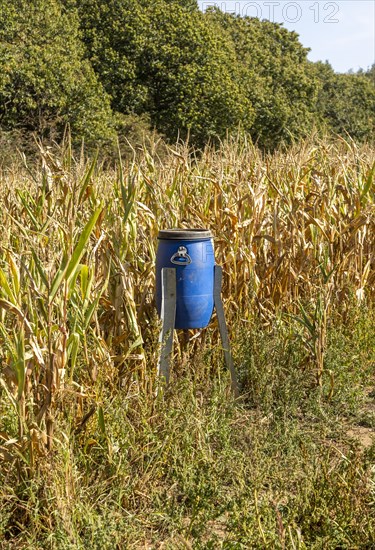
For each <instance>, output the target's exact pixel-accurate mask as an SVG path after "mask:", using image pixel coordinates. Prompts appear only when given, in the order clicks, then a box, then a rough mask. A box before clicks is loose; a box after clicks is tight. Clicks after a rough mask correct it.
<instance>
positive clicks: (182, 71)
mask: <svg viewBox="0 0 375 550" xmlns="http://www.w3.org/2000/svg"><path fill="white" fill-rule="evenodd" d="M307 52H308V50H307V49H306V48H304V47H303V46H302V45H301V43H300V42H299V37H298V35H297V34H296V33H295V32H289V31H288V30H286V29H285V28H284V27H283V26H282V25H280V24H275V23H271V22H269V21H265V20H264V21H260V20H259V19H256V18H249V17H244V18H242V17H239V16H234V15H230V14H224V13H222V12H221V11H220V10H219V9H216V8H215V9H210V10H208V11H207V12H206V13H202V12H201V11H200V10H199V8H198V3H197V1H196V0H155V1H151V0H139V1H137V0H51V1H50V2H48V1H47V0H36V1H35V2H28V1H27V0H14V2H11V3H10V2H7V1H6V0H0V131H2V134H3V135H2V137H1V141H3V142H5V143H6V142H7V141H8V140H9V136H11V135H12V136H17V135H20V134H21V135H22V134H26V135H30V133H31V132H35V133H37V134H38V135H39V136H41V137H43V138H45V137H47V138H49V139H59V138H60V137H61V136H62V134H63V131H64V128H65V127H66V125H67V124H69V125H70V126H71V129H72V134H73V136H74V138H75V139H76V140H77V141H78V140H80V139H82V138H85V140H86V141H89V142H92V143H94V142H96V141H97V140H111V139H112V138H113V134H114V129H116V130H117V132H118V133H119V136H120V142H123V141H125V140H126V138H127V137H128V136H127V134H128V135H131V134H132V133H133V129H135V133H136V134H137V135H139V134H140V133H144V132H143V130H144V129H146V134H148V133H151V131H152V129H156V130H157V131H158V132H160V133H161V134H163V135H164V136H165V137H166V138H168V139H169V140H176V138H177V137H180V138H182V139H185V138H186V137H187V136H189V138H190V141H191V143H193V144H194V145H197V146H199V147H203V146H204V145H205V144H206V143H207V142H208V141H212V142H217V141H218V140H219V139H223V138H224V137H225V136H226V134H227V133H228V132H229V133H234V132H235V131H237V130H238V127H241V129H242V130H243V131H244V132H245V133H247V134H249V135H250V136H251V138H252V139H253V141H255V142H257V143H258V144H259V146H261V147H262V148H263V149H273V148H275V147H276V146H277V145H278V144H280V143H286V144H288V143H290V142H291V141H293V140H296V139H299V138H301V137H303V136H306V135H308V134H309V133H310V132H311V130H312V129H313V128H314V127H317V128H319V129H324V130H328V131H332V130H333V131H334V132H336V133H339V134H341V135H347V134H349V135H350V136H351V137H353V138H354V139H359V140H366V139H370V140H371V139H373V137H374V133H375V131H374V128H375V114H374V113H375V88H374V67H372V68H371V69H369V70H368V71H367V72H365V71H360V72H358V73H355V74H354V73H352V74H335V73H334V72H333V70H332V68H331V67H330V66H329V65H328V64H323V63H310V62H308V61H307ZM145 126H147V128H145ZM129 127H130V132H129V133H128V128H129ZM4 133H6V134H4ZM4 135H5V137H4ZM137 140H138V137H137Z"/></svg>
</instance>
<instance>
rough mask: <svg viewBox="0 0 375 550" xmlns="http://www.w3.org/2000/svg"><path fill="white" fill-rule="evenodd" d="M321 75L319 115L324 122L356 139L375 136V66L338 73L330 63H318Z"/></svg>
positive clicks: (338, 131) (331, 128) (340, 132)
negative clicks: (352, 71)
mask: <svg viewBox="0 0 375 550" xmlns="http://www.w3.org/2000/svg"><path fill="white" fill-rule="evenodd" d="M313 71H314V72H315V73H316V75H317V77H318V79H319V95H318V100H317V116H318V118H319V120H320V123H321V124H324V125H326V127H328V128H329V129H330V130H333V131H334V132H336V133H337V134H341V135H345V134H349V135H350V136H351V137H352V138H353V139H357V140H365V139H370V140H371V139H374V138H375V82H374V78H373V75H374V69H373V68H372V69H371V70H370V71H369V72H368V73H364V72H359V73H348V74H336V73H335V72H334V71H333V69H332V67H331V66H330V65H329V64H328V63H315V64H314V65H313Z"/></svg>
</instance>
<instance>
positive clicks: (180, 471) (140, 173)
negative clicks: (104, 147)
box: [0, 138, 375, 548]
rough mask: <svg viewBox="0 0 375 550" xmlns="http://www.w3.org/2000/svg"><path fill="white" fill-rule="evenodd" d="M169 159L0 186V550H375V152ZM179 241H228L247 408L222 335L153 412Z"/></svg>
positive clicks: (212, 338)
mask: <svg viewBox="0 0 375 550" xmlns="http://www.w3.org/2000/svg"><path fill="white" fill-rule="evenodd" d="M158 151H160V147H158V146H157V144H151V145H149V146H148V147H145V148H144V149H143V150H142V151H135V152H134V158H133V159H132V160H127V161H124V162H120V161H117V162H116V166H115V167H113V166H107V165H106V164H105V163H104V162H102V163H101V162H99V161H98V160H97V159H94V160H86V159H85V158H84V155H83V154H81V156H80V155H78V156H76V157H74V155H73V154H72V152H71V149H70V146H69V143H66V144H65V145H63V146H62V148H61V149H59V150H57V151H53V150H52V149H45V148H43V147H40V155H39V158H38V160H35V159H28V160H27V161H26V159H24V162H23V163H19V162H18V163H16V162H15V163H14V164H13V165H11V166H9V164H8V166H5V165H4V166H3V169H2V172H1V174H0V178H1V179H0V182H1V196H0V204H1V208H0V220H1V225H2V234H1V237H0V344H1V351H0V369H1V371H0V413H1V420H0V457H1V474H0V480H1V481H2V485H3V490H2V494H1V510H2V520H1V521H0V540H1V537H3V545H4V548H13V547H14V548H21V547H22V548H29V547H30V548H38V547H40V548H81V547H82V548H87V547H88V546H89V545H91V546H92V547H95V548H115V547H118V548H125V547H129V548H130V547H134V548H147V547H148V548H151V547H155V548H158V547H162V545H164V546H163V547H165V548H180V547H181V548H184V547H187V548H188V547H191V545H193V546H194V547H196V548H220V547H224V548H267V547H269V548H372V547H373V546H371V544H375V540H374V538H373V532H375V531H374V530H373V527H374V516H373V515H372V512H371V510H372V508H371V506H372V504H373V498H374V496H373V493H371V491H372V490H373V485H372V483H373V481H371V475H372V474H371V460H372V459H373V449H374V447H373V446H372V447H371V443H370V444H369V445H367V447H368V449H367V450H363V449H361V448H358V446H357V445H356V444H355V443H354V442H353V441H352V439H351V437H350V436H348V438H347V439H345V438H344V439H343V434H345V433H347V432H348V430H349V427H348V426H346V423H347V421H348V418H350V415H352V424H351V425H350V429H352V430H353V429H355V426H354V425H355V424H356V422H357V421H358V418H359V417H360V418H361V419H362V426H363V419H364V415H365V417H366V418H365V420H366V419H367V429H368V430H369V432H371V430H372V429H373V427H374V424H373V422H374V415H373V409H372V408H371V407H373V404H372V401H371V400H372V399H373V394H372V393H371V392H372V391H373V389H372V388H373V387H372V384H373V382H374V378H373V377H374V354H373V350H372V346H373V345H374V340H375V336H374V324H373V320H374V314H373V297H374V295H375V272H374V263H375V257H374V250H375V247H374V245H375V211H374V196H375V195H374V193H375V187H374V185H375V184H374V173H375V154H374V151H373V150H372V149H371V148H369V147H366V146H362V147H358V146H357V145H356V144H355V143H354V142H352V141H345V140H343V139H338V140H336V141H329V140H325V141H318V140H315V139H313V138H312V139H311V140H308V141H305V142H303V143H300V144H298V145H295V146H294V147H292V148H291V149H289V150H288V151H279V152H276V153H274V154H272V155H271V154H270V155H268V156H264V155H262V154H261V153H260V152H259V151H258V150H257V149H256V148H255V147H254V146H253V145H252V144H251V143H248V142H246V139H244V138H238V139H237V140H231V141H228V142H226V143H224V144H222V146H221V147H220V148H219V149H218V150H215V151H214V150H212V149H210V148H207V149H206V150H205V151H204V152H203V154H200V155H195V154H194V153H193V152H192V151H190V150H189V148H188V147H187V146H186V145H181V146H176V147H175V148H173V149H169V150H168V152H167V153H166V152H165V151H164V150H163V151H164V152H163V155H162V157H161V158H159V156H158ZM168 227H207V228H210V229H211V230H212V231H213V233H214V235H215V250H216V257H217V262H218V263H220V264H221V265H223V268H224V274H225V284H224V298H225V304H226V311H227V318H228V322H229V325H230V326H231V331H232V342H233V348H234V355H235V362H236V365H237V368H238V370H239V375H240V378H241V384H242V390H243V395H242V399H241V400H240V402H239V403H237V404H236V403H234V402H233V400H232V398H231V397H230V393H228V389H227V388H228V385H229V382H228V378H227V374H226V373H225V371H222V365H221V363H222V357H221V354H220V350H219V349H217V343H218V340H217V332H216V329H215V322H213V327H212V328H213V330H211V328H210V329H208V330H205V331H203V332H202V333H201V334H193V333H191V335H190V336H191V339H190V342H189V343H188V344H186V342H185V343H183V342H181V346H177V347H176V349H177V351H176V357H175V362H174V373H175V376H174V382H173V388H172V390H171V392H170V394H167V395H165V396H164V398H158V399H155V398H154V390H155V372H156V357H157V351H158V350H157V335H158V326H157V319H156V315H155V311H154V302H153V289H154V261H155V253H156V246H157V239H156V238H157V234H158V231H159V230H160V229H163V228H168ZM366 392H367V393H366ZM366 411H367V412H366ZM361 415H362V416H361ZM353 419H354V420H353ZM365 425H366V422H365ZM339 426H341V428H339ZM343 426H344V427H343ZM345 426H346V427H345ZM353 426H354V428H353ZM314 430H315V431H314ZM340 430H341V431H340ZM350 433H351V435H352V436H353V434H355V432H353V431H352V432H350ZM367 436H368V433H367ZM350 441H351V443H350ZM371 453H372V454H371ZM371 457H372V459H371ZM276 465H277V466H278V467H279V468H280V470H275V467H276ZM233 468H236V471H235V472H233ZM267 476H269V477H267ZM0 492H1V491H0ZM371 533H372V535H371ZM371 537H372V538H371ZM332 541H333V542H332ZM366 544H368V546H366ZM38 545H39V546H38ZM116 545H117V546H116Z"/></svg>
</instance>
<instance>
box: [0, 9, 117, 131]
mask: <svg viewBox="0 0 375 550" xmlns="http://www.w3.org/2000/svg"><path fill="white" fill-rule="evenodd" d="M78 29H79V25H78V18H77V15H76V13H75V12H74V11H67V10H65V9H63V8H62V7H61V5H60V3H59V2H58V1H57V0H53V1H48V2H47V1H46V0H36V1H35V2H31V3H30V2H28V1H27V0H15V1H14V2H11V3H10V2H7V1H5V0H0V124H1V128H2V129H3V130H13V129H18V130H21V131H26V132H31V131H34V132H36V133H38V135H40V136H45V137H49V138H59V137H61V135H62V132H63V130H64V127H65V126H66V124H68V123H69V124H70V125H71V128H72V131H73V133H74V136H75V137H76V138H82V137H84V138H86V139H87V140H89V141H90V140H91V141H92V140H97V139H100V138H108V137H109V136H110V135H111V127H110V120H111V113H110V105H109V99H108V97H107V96H106V95H105V94H104V92H103V89H102V86H101V84H100V83H99V82H98V79H97V77H96V76H95V73H94V72H93V70H92V68H91V66H90V64H89V63H88V62H87V61H84V60H83V51H84V50H83V47H82V44H81V42H80V40H79V37H78Z"/></svg>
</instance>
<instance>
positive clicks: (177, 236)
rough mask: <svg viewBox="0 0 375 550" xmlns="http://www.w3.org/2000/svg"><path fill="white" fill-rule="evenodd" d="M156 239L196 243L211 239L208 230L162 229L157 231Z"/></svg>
mask: <svg viewBox="0 0 375 550" xmlns="http://www.w3.org/2000/svg"><path fill="white" fill-rule="evenodd" d="M158 239H166V240H176V241H177V240H180V241H198V240H202V239H212V233H211V231H210V230H209V229H177V228H173V229H163V230H162V231H159V235H158Z"/></svg>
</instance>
